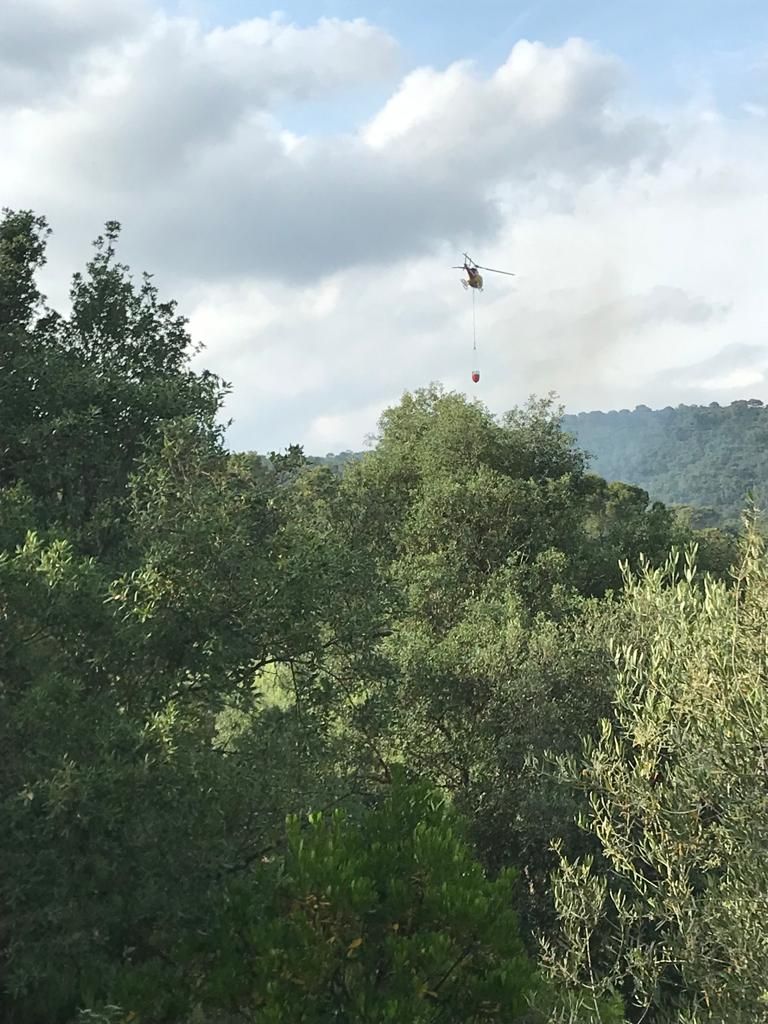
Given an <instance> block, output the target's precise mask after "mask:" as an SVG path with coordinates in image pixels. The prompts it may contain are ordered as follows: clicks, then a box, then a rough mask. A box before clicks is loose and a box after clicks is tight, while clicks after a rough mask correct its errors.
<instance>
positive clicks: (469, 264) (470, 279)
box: [453, 252, 515, 384]
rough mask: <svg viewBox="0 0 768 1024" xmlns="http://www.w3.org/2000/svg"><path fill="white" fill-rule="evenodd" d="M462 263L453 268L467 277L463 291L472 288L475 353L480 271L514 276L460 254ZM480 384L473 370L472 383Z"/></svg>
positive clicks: (474, 347)
mask: <svg viewBox="0 0 768 1024" xmlns="http://www.w3.org/2000/svg"><path fill="white" fill-rule="evenodd" d="M462 255H463V257H464V262H463V263H462V265H461V266H460V267H454V268H453V269H454V270H463V271H464V273H465V274H466V275H467V276H466V277H462V279H461V283H462V285H463V286H464V290H465V291H466V290H467V288H473V289H474V291H473V292H472V351H473V352H474V353H477V329H476V326H475V291H479V292H481V291H482V290H483V275H482V274H481V273H480V271H481V270H486V271H488V272H489V273H491V274H505V275H506V276H507V277H514V276H515V275H514V274H513V273H512V272H511V271H510V270H494V268H493V267H482V266H480V264H479V263H475V261H474V260H473V259H472V257H471V256H469V254H468V253H466V252H465V253H462ZM479 382H480V371H479V370H478V369H474V370H473V371H472V383H473V384H478V383H479Z"/></svg>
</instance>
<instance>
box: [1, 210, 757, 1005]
mask: <svg viewBox="0 0 768 1024" xmlns="http://www.w3.org/2000/svg"><path fill="white" fill-rule="evenodd" d="M119 234H120V225H119V224H117V223H116V222H108V223H107V224H106V226H105V230H104V233H103V234H102V235H101V236H99V237H98V238H97V239H96V242H95V244H94V248H93V252H92V255H91V259H90V261H89V262H88V264H87V266H86V267H85V268H84V269H83V270H82V271H79V272H76V273H75V274H74V275H73V277H72V285H71V304H70V307H71V308H69V309H68V311H67V313H66V315H63V314H60V313H57V312H56V311H54V310H52V309H51V308H49V306H48V305H47V303H46V301H45V299H44V297H43V296H42V295H41V294H40V292H39V290H38V285H37V280H38V276H39V270H40V268H41V267H42V266H43V265H44V263H45V259H46V245H47V239H48V235H49V228H48V225H47V223H46V220H45V219H44V217H42V216H39V215H37V214H35V213H34V212H32V211H26V210H6V211H4V213H3V215H2V219H1V220H0V749H2V758H0V815H1V816H2V828H0V908H1V912H0V1020H2V1021H4V1022H8V1024H245V1022H258V1024H262V1022H263V1024H481V1022H482V1024H548V1022H552V1024H556V1022H560V1024H587V1022H602V1024H622V1022H628V1024H640V1022H644V1024H645V1022H647V1024H672V1022H675V1024H677V1022H681V1024H702V1022H705V1021H707V1022H720V1024H723V1022H727V1024H759V1022H761V1021H762V1022H766V1021H768V981H767V980H766V979H768V929H767V928H766V923H765V922H766V920H768V813H766V812H768V695H767V692H766V676H767V674H768V665H767V661H768V649H767V648H766V639H765V638H766V635H768V561H767V560H766V554H765V551H764V544H763V539H762V531H761V529H760V521H759V513H758V511H757V509H755V508H752V507H751V506H746V505H745V507H744V509H743V515H742V516H741V520H740V523H739V526H738V529H722V528H720V527H719V526H718V525H716V524H715V525H713V524H712V523H709V524H705V525H702V523H701V522H700V521H698V520H697V519H696V516H694V515H681V514H680V513H679V511H677V510H675V509H673V508H670V507H668V506H667V505H665V504H663V503H661V502H660V501H657V500H650V499H649V492H648V491H647V490H645V489H643V488H642V487H640V486H637V485H635V484H631V483H625V482H620V481H617V480H607V479H606V478H605V477H604V476H600V475H598V474H597V473H596V472H593V471H592V470H591V469H590V466H589V458H588V455H587V453H586V451H585V450H584V449H583V448H582V447H580V445H579V443H577V442H576V440H575V438H574V437H573V436H572V434H571V433H569V432H568V431H567V430H566V429H565V428H564V424H563V417H562V410H560V409H559V408H557V407H556V406H555V405H554V403H553V401H552V400H550V399H531V401H530V402H529V403H528V404H527V405H526V406H525V407H523V408H516V409H513V410H511V411H510V412H509V413H507V414H506V415H504V416H501V417H496V416H493V415H492V414H491V413H490V412H489V411H488V410H487V409H486V408H485V407H484V406H483V405H482V404H481V403H479V402H475V401H469V400H468V399H466V398H465V397H464V396H462V395H459V394H455V393H452V392H449V391H446V390H444V389H443V388H441V387H439V386H430V387H428V388H424V389H421V390H417V391H414V392H413V393H406V394H405V395H404V396H403V397H402V399H401V401H400V402H399V403H398V404H397V405H394V406H393V407H391V408H389V409H387V410H385V411H384V413H383V414H382V417H381V420H380V423H379V429H378V434H377V437H376V439H375V445H374V446H373V448H372V449H371V451H369V452H367V453H366V454H365V455H364V456H363V457H362V458H357V459H352V460H347V461H344V460H342V461H344V467H343V472H342V471H339V468H338V466H333V465H324V464H322V461H321V460H320V461H319V460H313V459H308V458H307V457H305V455H304V453H303V450H302V448H301V446H300V445H293V446H289V447H288V448H287V449H286V450H285V451H283V452H280V453H278V452H271V453H269V454H266V453H265V454H258V453H253V452H250V453H249V452H240V453H238V452H232V451H230V450H228V448H227V447H226V445H225V441H224V430H223V427H222V425H221V422H220V413H221V409H222V403H223V401H224V399H225V397H226V394H227V385H226V384H225V383H224V382H223V381H222V380H220V379H219V378H217V377H216V376H214V375H213V374H211V373H209V372H206V371H203V372H196V371H194V370H193V369H192V366H191V362H190V358H191V355H192V353H193V352H194V351H195V349H194V345H193V342H192V339H191V338H190V335H189V332H188V327H187V323H186V320H185V319H184V317H183V316H182V315H181V314H180V312H179V311H178V309H177V306H176V304H175V303H174V302H173V301H168V300H165V299H164V298H162V297H161V296H160V295H159V294H158V290H157V288H156V286H155V285H154V284H153V281H152V279H151V277H150V276H149V275H148V274H144V275H142V276H141V277H139V278H138V279H136V278H135V277H134V276H133V275H132V273H131V271H130V269H129V268H128V267H127V266H125V265H124V264H122V263H121V262H120V261H119V259H118V255H117V247H118V242H119ZM747 406H748V407H747V409H746V410H742V409H741V408H740V407H739V408H737V409H735V410H733V411H731V410H722V416H723V417H733V418H734V420H735V419H736V418H738V417H742V418H744V417H752V419H750V420H749V422H750V423H753V422H754V423H757V422H758V420H757V419H756V418H755V415H756V414H755V410H754V409H752V408H751V407H750V406H749V403H747ZM590 415H594V414H590ZM619 415H621V414H619ZM681 415H682V414H681ZM686 415H687V414H686ZM718 415H720V413H718ZM759 415H760V416H762V415H763V414H762V412H760V414H759ZM694 418H695V417H694ZM683 420H685V416H683ZM681 422H682V421H681ZM761 422H762V421H761ZM691 429H692V428H691ZM758 429H759V428H758V427H757V426H755V427H754V431H755V437H757V431H758ZM582 443H584V444H585V445H588V443H589V436H588V435H587V434H586V433H584V434H583V435H582ZM659 443H661V442H659ZM751 450H752V449H751V448H747V449H746V451H747V452H750V451H751ZM601 465H602V463H601ZM656 468H657V470H658V469H659V466H658V465H657V467H656ZM754 468H755V466H754V465H752V466H751V467H750V471H751V470H752V469H754ZM671 469H672V467H670V466H666V467H665V470H666V471H669V472H671ZM605 473H606V474H607V475H608V476H612V475H613V470H612V469H610V466H609V464H608V463H607V462H606V463H605ZM717 486H718V483H717V478H716V477H712V476H710V477H709V479H708V481H707V482H706V484H705V483H702V490H701V497H702V501H703V504H704V505H710V506H712V505H714V504H715V498H716V497H717V493H716V488H717ZM670 496H671V498H672V499H673V500H674V494H671V495H670ZM729 511H734V510H729ZM739 511H740V512H741V511H742V510H739ZM705 518H706V517H705Z"/></svg>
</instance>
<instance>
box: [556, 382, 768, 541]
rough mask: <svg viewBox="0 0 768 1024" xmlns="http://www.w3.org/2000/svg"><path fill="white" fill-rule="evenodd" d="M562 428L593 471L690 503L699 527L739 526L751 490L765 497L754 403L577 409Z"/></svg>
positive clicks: (766, 469)
mask: <svg viewBox="0 0 768 1024" xmlns="http://www.w3.org/2000/svg"><path fill="white" fill-rule="evenodd" d="M563 426H564V428H565V429H566V430H567V431H570V432H571V433H572V434H574V435H575V437H576V439H577V442H578V444H579V445H580V446H581V447H582V448H585V449H586V450H587V451H588V452H589V453H590V455H591V456H592V462H591V466H592V468H593V469H594V471H595V472H596V473H599V474H600V475H601V476H603V477H605V478H606V479H607V480H625V481H627V482H629V483H633V484H637V485H638V486H640V487H643V488H644V489H645V490H647V491H648V492H649V494H650V495H651V497H652V498H653V499H657V500H659V501H664V502H667V503H668V504H676V505H691V506H694V507H696V508H697V509H699V510H701V511H700V513H699V519H700V521H702V522H707V521H709V522H715V521H718V520H720V521H725V522H738V520H739V517H740V515H741V510H742V508H743V507H744V503H745V501H746V498H747V494H748V493H749V492H750V491H752V492H753V493H754V496H755V498H756V500H757V501H758V502H759V503H760V504H761V505H762V504H763V503H764V502H765V499H766V498H768V408H766V407H765V406H764V405H763V403H762V402H761V401H760V400H759V399H754V398H753V399H750V400H748V401H736V402H731V404H730V405H727V406H720V405H718V404H717V402H713V403H712V404H711V405H708V406H700V405H679V406H677V408H676V409H673V408H672V407H671V406H667V408H665V409H655V410H653V409H649V408H648V407H647V406H644V405H640V406H638V407H637V408H636V409H634V410H633V411H630V410H628V409H622V410H620V411H618V412H617V411H613V412H583V413H579V414H578V415H575V416H573V415H571V416H564V417H563ZM707 509H709V510H711V511H710V514H709V516H707V514H706V510H707ZM712 513H714V515H713V514H712Z"/></svg>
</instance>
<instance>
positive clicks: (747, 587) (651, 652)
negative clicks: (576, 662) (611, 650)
mask: <svg viewBox="0 0 768 1024" xmlns="http://www.w3.org/2000/svg"><path fill="white" fill-rule="evenodd" d="M625 602H626V605H627V608H628V610H629V612H630V621H629V623H628V628H627V629H626V630H625V632H624V633H623V634H622V635H621V636H619V637H617V639H616V643H615V659H616V668H617V673H618V675H617V688H616V692H615V695H614V716H613V719H612V721H609V720H607V719H606V720H605V721H604V722H603V723H602V727H601V730H600V735H599V736H598V737H597V738H595V739H588V740H587V741H586V744H585V747H584V753H583V756H582V757H581V758H576V757H569V758H561V759H560V760H559V762H558V764H559V769H560V772H561V775H562V778H563V779H564V780H565V781H567V782H570V783H571V784H574V785H578V786H579V787H582V788H584V789H585V791H586V793H587V796H588V799H589V810H588V813H586V814H585V815H584V817H583V820H582V827H583V828H584V829H586V830H587V831H588V832H590V833H591V834H592V835H593V836H594V837H595V838H596V839H597V840H598V841H599V844H600V850H601V854H602V857H603V859H604V862H605V864H606V865H607V868H608V870H607V872H596V871H594V870H593V869H592V866H591V863H590V861H589V859H587V860H584V861H581V862H578V861H572V860H571V859H569V858H567V857H563V858H562V862H561V867H560V871H559V874H558V876H557V877H556V880H555V894H556V899H557V904H558V909H559V915H560V918H561V922H562V932H561V936H560V940H559V942H557V943H553V942H551V941H548V940H545V942H544V950H545V953H546V958H547V960H548V962H549V964H550V967H551V969H552V971H553V973H554V974H555V975H556V976H558V977H560V978H562V979H563V980H566V981H567V980H569V979H570V980H571V981H573V982H578V984H579V985H581V984H585V983H586V984H588V985H590V986H592V987H593V989H594V991H595V992H597V993H601V994H602V993H605V992H607V991H621V992H623V994H624V995H625V997H626V1000H627V1008H628V1013H629V1016H630V1019H631V1020H633V1021H640V1020H647V1021H653V1022H655V1024H672V1022H675V1024H677V1022H689V1024H703V1022H704V1021H709V1022H715V1021H718V1022H719V1021H728V1022H729V1024H741V1022H743V1024H747V1022H750V1024H756V1022H758V1021H766V1020H768V987H767V986H766V978H768V940H767V938H766V936H767V934H768V933H766V928H765V922H766V913H767V912H768V831H766V810H767V809H768V804H767V803H766V737H768V697H767V694H768V689H767V688H766V664H765V634H766V628H767V627H768V565H767V564H766V559H765V555H764V552H763V545H762V542H761V540H760V538H759V536H758V533H757V531H756V529H755V527H754V524H750V525H749V528H748V531H747V534H746V537H745V541H744V551H743V557H742V559H741V563H740V565H739V567H738V570H737V574H736V580H735V585H734V586H730V587H729V586H727V585H726V583H725V582H716V581H714V580H712V579H711V578H705V579H704V580H703V581H701V580H699V579H698V578H697V574H696V570H695V566H694V564H693V562H692V561H691V560H689V561H688V562H687V563H686V565H685V566H684V567H683V568H682V569H681V567H680V566H679V562H678V560H676V559H675V558H673V559H671V560H670V562H669V564H668V565H667V566H666V567H665V568H662V569H656V570H651V569H646V570H644V571H643V572H641V574H640V575H639V576H630V575H628V576H627V579H626V592H625ZM579 1001H580V1000H579V999H574V1004H576V1003H578V1002H579ZM574 1009H575V1006H574ZM584 1012H585V1013H586V1016H585V1017H584V1019H585V1020H588V1019H593V1018H592V1017H590V1016H589V1013H588V1007H585V1008H584ZM568 1019H571V1020H575V1019H581V1017H578V1015H574V1016H571V1017H570V1018H568Z"/></svg>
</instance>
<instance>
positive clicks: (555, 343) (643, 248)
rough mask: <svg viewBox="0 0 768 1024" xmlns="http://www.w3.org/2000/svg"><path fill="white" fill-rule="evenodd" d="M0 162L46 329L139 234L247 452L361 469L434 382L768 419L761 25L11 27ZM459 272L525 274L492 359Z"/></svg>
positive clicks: (140, 265) (595, 12) (159, 17)
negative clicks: (476, 265)
mask: <svg viewBox="0 0 768 1024" xmlns="http://www.w3.org/2000/svg"><path fill="white" fill-rule="evenodd" d="M0 138H1V139H2V146H0V205H5V206H10V207H13V208H20V207H23V208H28V207H32V208H33V209H35V210H36V212H39V213H43V214H45V216H46V217H47V218H48V220H49V222H50V224H51V226H52V228H53V230H54V235H53V237H52V239H51V243H50V247H49V265H48V267H47V268H46V271H45V276H44V280H43V285H44V289H45V290H46V292H47V294H48V295H49V297H50V299H51V301H52V302H53V303H54V304H55V305H58V306H59V307H60V308H62V307H64V306H65V304H66V294H67V286H68V280H69V276H70V275H71V273H72V271H73V270H75V269H78V268H80V267H81V266H82V264H83V263H84V261H85V260H86V259H87V257H88V254H89V249H90V243H91V241H92V239H93V238H94V237H95V236H96V235H97V234H99V232H100V231H101V229H102V226H103V224H104V222H105V221H106V220H108V219H117V220H119V221H121V223H122V225H123V233H122V240H121V247H120V255H121V257H122V258H123V259H124V260H125V261H126V262H128V263H129V264H130V265H131V267H132V268H133V269H134V270H135V271H136V272H139V271H141V270H149V271H151V272H154V273H155V281H156V283H158V285H159V287H160V289H161V292H162V294H163V296H164V297H166V298H170V297H173V298H176V299H178V300H179V302H180V305H181V309H182V311H183V312H184V313H185V314H186V315H188V316H189V318H190V322H191V330H192V333H193V335H194V337H195V340H197V341H201V342H203V343H204V345H205V349H204V351H203V353H202V354H201V355H200V356H199V357H197V358H196V362H197V364H198V365H200V366H203V365H204V366H207V367H209V368H210V369H212V370H214V371H215V372H217V373H219V374H221V375H222V376H223V377H224V378H225V379H226V380H228V381H230V382H231V384H232V394H231V396H230V399H229V401H228V404H227V408H226V415H227V417H228V418H229V417H231V418H232V419H233V420H234V422H233V424H232V426H231V428H230V431H229V435H228V436H229V443H230V445H231V446H232V447H234V448H238V449H242V448H255V449H259V450H262V451H263V450H267V449H270V448H280V447H283V446H285V445H287V444H289V443H292V442H299V443H303V444H304V446H305V449H306V450H307V451H308V452H311V453H318V454H323V453H325V452H326V451H338V450H341V449H344V448H354V449H359V448H361V447H363V444H364V440H365V436H366V435H367V434H368V433H369V432H370V431H372V430H373V429H374V428H375V425H376V421H377V419H378V416H379V414H380V412H381V411H382V409H383V408H384V407H385V406H387V405H388V404H391V403H393V402H396V401H397V400H398V399H399V397H400V395H401V394H402V393H403V391H405V390H412V389H414V388H418V387H421V386H423V385H426V384H428V383H429V382H430V381H441V382H443V383H444V384H445V385H446V387H449V388H456V389H459V390H461V391H465V392H467V393H468V394H471V395H473V396H477V397H479V398H481V399H482V400H483V401H484V402H486V403H487V404H488V405H489V406H490V407H491V408H492V409H493V410H494V411H499V412H501V411H504V410H505V409H508V408H510V407H512V406H514V405H516V404H518V403H521V402H524V401H525V399H526V398H527V396H528V395H529V394H532V393H535V394H540V395H541V394H546V393H548V392H550V391H555V392H557V394H558V395H559V396H560V399H561V401H562V402H563V403H564V404H565V406H566V408H567V409H568V410H569V411H579V410H587V409H595V408H603V409H611V408H622V407H630V408H631V407H632V406H634V405H636V404H639V403H645V404H647V405H651V406H660V405H666V404H677V403H678V402H710V401H713V400H717V401H720V402H728V401H731V400H732V399H733V398H742V397H744V398H748V397H758V398H763V399H764V400H768V4H766V3H765V0H729V2H728V3H727V4H723V3H722V0H717V2H715V0H644V2H640V0H614V2H611V3H608V2H606V0H579V2H578V3H576V2H575V0H538V2H537V0H520V2H516V0H475V3H468V2H459V0H414V2H413V3H410V4H406V3H404V2H401V0H392V2H390V3H377V2H368V3H366V2H365V0H359V2H357V3H351V2H346V0H344V2H342V0H340V2H333V0H326V2H324V3H317V2H314V0H296V2H294V3H291V2H290V0H286V3H285V5H284V8H283V9H282V10H280V11H278V12H275V11H273V10H272V8H271V7H270V6H268V5H263V4H258V3H255V2H252V0H180V2H167V3H162V2H161V0H0ZM465 249H467V250H469V252H470V253H471V254H472V255H473V256H474V257H475V259H476V260H477V261H478V262H480V263H483V264H486V265H490V266H495V267H501V268H503V269H509V270H513V271H515V272H516V274H517V276H516V277H514V278H508V277H501V276H494V275H492V274H488V275H486V290H485V292H484V293H483V294H482V295H480V296H478V297H477V305H476V311H475V312H476V330H477V344H478V352H477V355H474V354H473V351H472V332H473V326H472V298H471V294H467V293H465V292H464V291H463V289H462V288H461V285H460V281H459V275H458V274H457V272H456V271H454V270H452V269H451V265H452V264H454V263H456V262H458V261H459V260H458V257H460V254H461V252H462V251H463V250H465ZM475 366H477V368H478V369H479V370H480V371H481V375H482V376H481V381H480V384H479V385H477V386H474V385H473V384H472V383H471V380H470V373H471V371H472V369H474V368H475Z"/></svg>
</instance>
